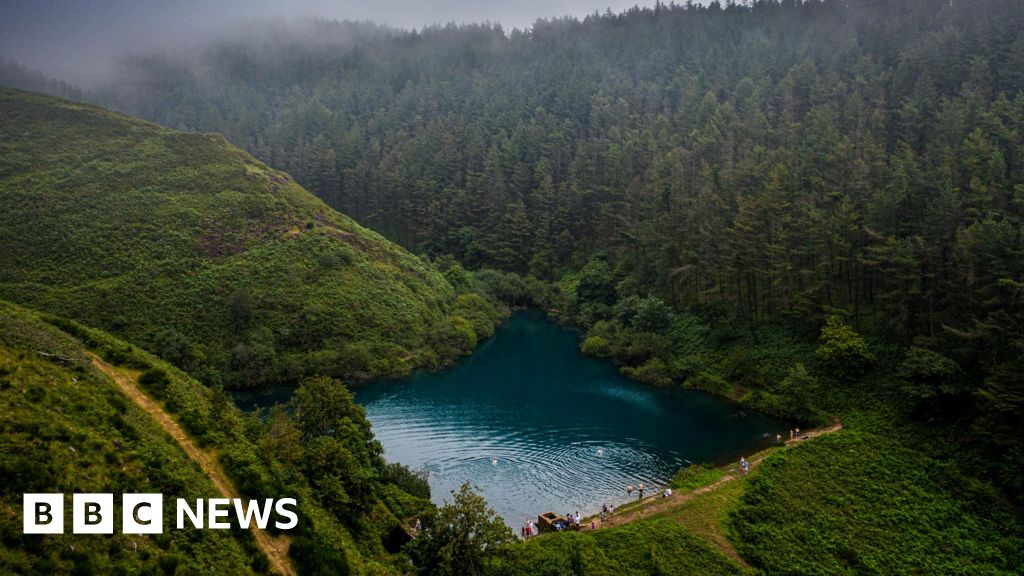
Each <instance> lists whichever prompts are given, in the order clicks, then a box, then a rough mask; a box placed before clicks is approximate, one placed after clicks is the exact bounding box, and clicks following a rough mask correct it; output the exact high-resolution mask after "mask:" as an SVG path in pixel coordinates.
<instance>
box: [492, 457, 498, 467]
mask: <svg viewBox="0 0 1024 576" xmlns="http://www.w3.org/2000/svg"><path fill="white" fill-rule="evenodd" d="M497 465H498V459H497V458H494V457H492V458H491V466H497Z"/></svg>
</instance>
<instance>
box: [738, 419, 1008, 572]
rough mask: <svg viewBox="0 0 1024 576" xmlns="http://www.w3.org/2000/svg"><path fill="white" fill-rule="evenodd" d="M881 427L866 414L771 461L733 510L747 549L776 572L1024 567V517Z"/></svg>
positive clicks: (983, 486)
mask: <svg viewBox="0 0 1024 576" xmlns="http://www.w3.org/2000/svg"><path fill="white" fill-rule="evenodd" d="M869 430H870V431H869ZM878 430H879V428H877V427H876V426H875V424H873V423H871V421H870V420H868V421H866V422H864V421H862V422H861V423H859V424H855V425H854V426H847V428H846V429H844V430H842V431H840V432H837V433H835V434H830V435H827V436H823V437H820V438H817V439H815V440H814V441H811V442H807V443H805V444H801V445H799V446H797V447H796V448H794V449H790V450H785V451H780V452H776V453H775V454H773V455H772V456H770V457H769V458H768V459H767V460H766V461H765V462H763V463H762V464H761V466H760V467H759V468H761V470H760V471H759V473H758V474H756V475H755V476H753V477H752V478H751V479H750V481H749V483H748V485H747V489H746V490H745V491H744V492H743V494H742V495H741V497H740V502H739V507H738V508H737V509H736V510H735V511H733V512H732V513H731V520H730V522H731V525H732V528H733V530H734V531H735V532H734V533H735V543H736V547H737V549H738V550H739V551H740V553H741V554H742V555H743V557H744V558H746V559H747V560H749V561H750V563H751V564H752V565H754V566H755V567H757V568H759V569H761V570H763V571H765V572H767V573H772V574H823V573H825V574H860V573H887V574H1014V573H1020V571H1021V570H1022V569H1024V553H1022V550H1024V524H1022V522H1021V519H1020V517H1019V515H1018V514H1017V513H1015V512H1014V511H1013V510H1012V509H1011V508H1009V507H1007V506H1006V505H1005V503H1003V502H1002V501H1001V500H1000V499H998V498H997V497H996V493H995V491H994V490H993V489H992V488H991V487H990V486H988V485H986V484H984V483H983V482H981V481H979V480H975V479H971V478H968V477H964V476H963V475H962V474H961V473H960V472H959V470H958V469H957V467H956V466H955V465H953V464H949V463H944V462H942V461H940V460H937V459H935V458H933V457H931V456H930V455H929V453H928V451H927V447H926V445H920V444H919V445H917V446H915V445H914V443H913V442H912V441H911V438H910V437H905V436H903V435H902V434H901V433H900V432H899V431H890V430H887V429H885V428H882V430H885V433H878V432H877V431H878Z"/></svg>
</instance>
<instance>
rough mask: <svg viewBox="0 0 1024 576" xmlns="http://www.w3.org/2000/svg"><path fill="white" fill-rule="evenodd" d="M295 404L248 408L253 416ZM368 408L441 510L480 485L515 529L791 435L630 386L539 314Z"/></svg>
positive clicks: (375, 387)
mask: <svg viewBox="0 0 1024 576" xmlns="http://www.w3.org/2000/svg"><path fill="white" fill-rule="evenodd" d="M286 399H287V397H286V396H283V395H282V393H281V392H277V393H269V394H265V395H247V396H239V397H238V398H237V401H238V403H239V405H240V406H242V407H243V408H245V409H251V408H253V407H254V406H257V405H269V404H272V403H273V402H276V401H284V400H286ZM356 400H357V401H358V402H359V403H360V404H362V405H363V406H364V407H365V408H366V413H367V416H368V418H369V420H370V422H371V423H372V424H373V430H374V434H376V436H377V439H378V440H380V442H381V444H382V445H383V446H384V450H385V457H386V458H387V459H388V460H391V461H399V462H402V463H404V464H407V465H409V466H411V467H412V468H413V469H416V470H426V471H427V473H428V474H429V476H428V478H429V481H430V487H431V490H432V493H433V499H434V501H435V502H436V503H438V504H440V503H442V502H443V501H444V499H446V498H450V491H451V490H454V489H457V488H458V487H459V486H460V485H461V484H462V483H463V482H464V481H467V480H468V481H469V482H472V483H473V484H475V485H476V486H478V487H479V488H480V490H481V491H482V493H483V495H484V496H485V497H486V498H487V501H488V503H489V504H490V505H491V507H493V508H494V509H495V510H496V511H497V512H498V513H499V514H500V515H501V516H502V517H504V519H505V521H506V522H507V523H508V524H509V525H511V526H514V527H516V528H517V529H518V527H519V526H520V525H521V524H522V523H523V522H524V521H525V520H526V519H527V518H532V519H536V517H537V515H538V514H540V513H543V512H547V511H554V512H557V513H560V514H565V513H567V512H575V511H577V510H579V512H580V513H581V514H583V515H586V514H588V513H593V512H597V511H598V510H600V508H601V506H602V504H605V503H608V504H621V503H622V502H624V501H625V500H626V499H627V496H626V491H625V487H626V485H627V484H632V485H634V486H636V485H637V484H639V483H640V482H643V483H644V485H645V486H646V487H648V492H647V494H651V493H652V492H651V490H652V489H655V488H656V487H662V486H664V485H665V484H666V483H667V482H668V481H669V480H670V479H671V477H672V475H673V474H674V473H675V471H676V470H678V469H679V468H680V467H685V466H687V465H688V464H690V463H692V462H721V461H724V460H729V459H734V458H735V459H738V458H739V456H741V455H748V454H750V453H752V452H754V451H756V450H757V449H758V448H761V447H763V446H766V445H768V444H770V443H771V441H772V439H773V438H774V436H775V434H776V433H783V432H785V433H786V434H788V429H789V426H788V424H786V423H785V422H782V421H779V420H776V419H773V418H770V417H768V416H765V415H762V414H756V413H750V412H746V411H744V410H742V409H741V408H740V407H738V406H736V405H734V404H732V403H729V402H727V401H725V400H723V399H720V398H717V397H714V396H710V395H707V394H704V393H701V392H693V391H683V390H663V389H657V388H654V387H651V386H648V385H644V384H639V383H636V382H632V381H630V380H627V379H626V378H624V377H623V376H621V375H620V374H619V372H618V370H617V369H616V368H615V366H614V365H612V364H611V363H609V362H606V361H601V360H596V359H593V358H587V357H585V356H583V355H582V354H580V352H579V342H578V334H577V333H576V332H575V331H573V330H571V329H568V328H565V327H563V326H560V325H558V324H555V323H554V322H551V321H550V320H548V319H547V318H545V317H544V315H543V314H541V313H539V312H534V311H528V312H519V313H516V314H515V315H513V316H512V318H510V319H509V320H508V321H506V322H505V323H504V324H503V325H502V326H501V327H500V328H499V329H498V332H497V333H496V334H495V336H494V337H493V338H491V339H490V340H488V341H486V342H484V343H483V344H482V345H481V346H480V347H479V348H478V349H477V350H476V351H475V352H474V353H473V355H472V356H470V357H468V358H466V359H464V360H463V361H462V362H460V363H459V364H457V365H456V366H455V367H453V368H452V369H450V370H447V371H444V372H439V373H420V374H415V375H413V376H411V377H409V378H406V379H403V380H399V381H389V382H379V383H376V384H372V385H369V386H366V387H363V388H360V389H359V390H357V391H356ZM635 497H636V493H635V492H634V495H633V498H635Z"/></svg>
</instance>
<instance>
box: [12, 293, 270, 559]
mask: <svg viewBox="0 0 1024 576" xmlns="http://www.w3.org/2000/svg"><path fill="white" fill-rule="evenodd" d="M0 413H2V414H3V418H2V419H0V486H2V487H3V489H2V493H0V543H2V544H0V573H4V574H7V573H12V574H29V573H37V574H42V573H57V574H65V573H72V572H73V573H76V574H89V573H103V574H109V573H116V571H118V570H121V571H122V573H133V574H141V573H147V572H148V573H156V572H158V571H161V570H162V571H164V572H165V573H172V572H173V569H175V568H177V569H179V570H181V571H182V573H196V574H203V573H205V574H228V573H231V574H247V573H253V572H254V571H255V570H254V568H258V567H261V566H265V565H266V560H265V559H264V558H263V557H262V556H261V555H260V553H259V552H258V551H257V550H256V549H255V546H254V545H253V543H252V541H251V538H248V537H247V535H245V534H240V535H233V534H231V533H227V532H224V531H220V530H204V531H195V532H192V533H185V532H174V531H169V532H168V533H167V534H165V535H163V536H160V537H139V536H130V535H124V534H120V533H118V534H115V535H114V536H110V537H102V536H101V537H97V536H73V535H71V534H65V535H60V536H56V535H54V536H45V537H40V536H24V535H22V533H21V532H22V526H21V514H22V502H21V494H22V493H26V492H63V493H71V492H111V491H115V492H120V491H124V492H143V493H145V492H163V493H164V494H165V502H167V501H168V500H167V499H170V498H178V497H180V498H209V497H214V496H216V495H217V491H216V488H215V487H214V486H213V484H212V483H211V482H210V481H209V480H208V479H207V478H206V477H204V475H203V474H202V473H201V472H200V471H199V470H198V468H196V467H195V466H193V465H191V464H190V462H189V460H188V457H187V456H186V455H185V454H184V453H183V452H182V451H181V450H179V449H178V448H177V446H176V445H175V443H174V442H173V440H172V439H171V438H170V437H169V436H167V435H166V434H165V433H164V432H163V431H162V430H161V429H160V427H159V426H157V424H156V423H155V422H154V421H153V420H152V419H150V418H149V417H148V416H147V415H146V414H145V413H143V412H142V411H141V410H140V409H138V408H136V407H135V406H134V405H133V404H132V402H131V401H130V400H128V399H127V398H125V397H124V396H122V395H121V394H120V393H119V392H118V391H117V387H116V386H115V385H114V383H113V382H111V381H110V380H109V379H108V378H107V377H106V376H105V375H104V374H102V373H101V372H99V371H98V370H97V369H95V368H93V367H92V365H91V362H90V360H89V357H88V356H87V354H86V350H85V348H84V347H83V346H82V344H81V343H80V342H79V341H77V340H76V339H75V338H73V337H71V336H70V335H68V334H65V333H63V332H61V331H60V330H58V329H56V328H54V327H53V326H51V325H48V324H46V323H45V322H43V321H42V320H41V319H39V318H38V317H37V316H36V315H34V314H32V313H30V312H28V311H25V310H22V309H19V308H17V307H15V306H11V305H9V304H7V303H4V302H0ZM122 489H123V490H122ZM171 501H173V500H171ZM66 506H70V504H66ZM167 512H168V509H167V507H166V506H165V513H167ZM169 514H171V515H173V510H170V511H169ZM65 521H66V523H65V528H66V529H67V530H68V532H70V519H67V518H66V519H65ZM169 522H173V516H171V517H170V518H169V519H165V526H169V524H168V523H169ZM118 532H120V530H118ZM168 570H171V572H168Z"/></svg>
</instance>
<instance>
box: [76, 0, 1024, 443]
mask: <svg viewBox="0 0 1024 576" xmlns="http://www.w3.org/2000/svg"><path fill="white" fill-rule="evenodd" d="M95 97H96V98H99V99H100V100H102V101H103V102H106V103H108V104H110V105H113V106H115V107H117V108H120V109H122V110H125V111H129V112H131V113H134V114H138V115H141V116H143V117H146V118H149V119H152V120H155V121H157V122H160V123H163V124H166V125H168V126H172V127H178V128H184V129H192V130H201V131H217V132H220V133H223V134H225V135H226V136H227V137H228V138H229V139H230V140H231V141H233V142H235V143H236V144H238V145H240V146H243V147H245V148H247V149H248V150H249V151H251V152H252V153H253V154H255V155H256V156H257V157H259V158H261V159H263V160H265V161H266V162H268V163H269V164H271V165H273V166H277V167H280V168H283V169H286V170H288V171H289V172H290V173H292V174H294V175H295V176H296V178H297V179H298V180H299V181H300V182H301V183H302V184H304V185H305V186H307V187H309V189H311V190H312V191H314V192H315V193H316V194H318V195H319V196H320V197H321V198H323V199H324V200H325V201H326V202H328V203H329V204H331V205H332V206H334V207H336V208H338V209H340V210H343V211H344V212H346V213H348V214H350V215H352V216H353V217H355V218H356V219H358V220H360V221H361V222H364V223H365V224H367V225H369V226H372V227H374V228H376V229H378V230H380V231H381V232H383V233H384V234H385V235H386V236H389V237H390V238H392V239H394V240H397V241H399V242H400V243H402V244H404V245H405V246H407V247H410V248H412V249H415V250H421V251H424V252H427V253H429V254H432V255H452V256H454V257H455V259H457V260H458V261H460V262H462V263H463V264H465V265H466V266H467V267H470V268H476V267H482V266H492V267H497V268H501V269H504V270H508V271H515V272H519V273H522V274H530V275H533V276H537V277H539V278H542V279H558V278H562V277H563V275H564V274H566V273H572V272H575V271H579V270H583V271H584V272H586V271H587V270H588V269H589V270H590V272H596V273H597V276H598V277H599V276H600V275H601V273H602V272H601V270H602V266H604V267H607V268H608V269H609V272H608V273H609V274H612V275H613V276H614V282H611V280H609V283H608V285H609V286H612V289H611V292H610V293H608V294H601V293H596V294H594V293H592V294H590V296H588V297H586V298H585V297H583V296H582V295H581V294H576V296H577V300H576V302H575V304H576V305H577V306H578V307H579V308H580V311H581V312H582V313H583V314H582V316H581V317H580V318H578V319H581V320H582V321H581V324H583V325H584V327H589V326H591V325H592V324H593V323H594V321H597V320H600V319H602V318H606V317H608V315H609V313H608V312H607V311H604V312H602V310H603V309H602V308H600V307H601V306H611V305H612V304H615V302H616V301H617V300H618V299H619V298H620V297H624V296H628V295H634V294H636V295H639V296H648V295H649V296H654V297H657V298H660V299H661V300H663V301H665V302H668V303H669V304H670V305H672V306H673V307H674V308H675V309H677V310H684V309H685V310H705V311H706V310H709V309H710V310H714V311H716V314H724V315H725V316H724V317H725V318H729V319H730V321H731V322H733V323H737V324H746V323H749V324H750V325H751V326H753V325H756V324H757V323H759V322H763V321H782V322H786V323H788V324H790V325H791V326H793V327H795V328H796V329H797V330H802V331H804V332H805V333H807V334H814V333H816V332H817V330H818V327H819V326H820V325H821V324H822V323H823V321H824V319H825V317H827V316H829V315H832V314H836V313H838V314H841V315H844V316H846V317H848V318H849V319H850V322H851V323H852V324H853V325H854V326H856V327H858V328H859V329H861V330H862V331H867V332H869V333H871V334H875V335H877V336H881V337H884V338H886V339H887V340H888V341H890V342H896V343H900V344H902V345H904V346H910V345H914V346H915V348H914V350H915V351H916V352H914V355H913V358H912V359H911V364H915V363H917V364H919V365H918V366H917V368H916V370H917V372H915V374H916V373H920V374H923V376H920V378H921V379H923V380H924V381H925V382H926V383H925V384H923V385H921V386H923V388H921V386H919V387H918V392H919V393H920V394H921V395H922V396H923V397H924V398H926V399H927V402H926V404H929V405H931V407H932V408H935V406H936V405H944V406H947V407H948V406H949V405H950V404H951V405H953V406H958V407H959V408H960V410H959V411H958V410H954V412H956V413H961V414H962V412H963V411H964V410H968V409H967V408H965V407H967V406H972V405H974V404H975V403H978V404H980V405H983V406H984V410H983V411H984V412H985V413H986V414H988V416H986V418H989V419H993V421H992V422H989V423H988V425H987V426H986V429H988V430H992V429H997V428H998V429H1005V428H1007V427H1011V428H1012V426H1010V424H1011V422H1012V418H1013V416H1012V414H1013V413H1015V411H1016V410H1018V409H1019V408H1020V402H1019V400H1014V398H1019V396H1018V395H1017V394H1016V393H1010V392H1009V390H1019V389H1020V386H1021V384H1020V382H1019V377H1018V376H1014V375H1015V374H1018V373H1019V371H1016V370H1015V369H1014V368H1013V367H1014V366H1015V365H1016V364H1019V363H1020V362H1022V361H1024V360H1022V359H1021V342H1022V341H1024V340H1022V339H1024V322H1022V320H1024V310H1022V308H1021V306H1022V304H1024V300H1022V297H1024V292H1022V286H1024V284H1022V281H1024V238H1022V229H1021V226H1022V222H1024V220H1022V209H1024V205H1022V202H1024V143H1022V140H1021V137H1022V131H1024V10H1021V5H1020V3H1019V2H1016V1H1013V0H978V1H972V2H964V1H959V0H958V1H953V2H950V1H948V0H942V1H934V0H911V1H900V2H895V1H885V0H871V1H869V0H863V1H855V2H840V1H831V0H829V1H823V2H817V1H812V2H794V1H784V2H767V1H766V2H753V3H749V4H742V5H740V4H727V5H721V4H719V3H718V2H712V3H710V4H708V5H707V6H700V5H694V4H686V5H682V6H680V5H663V4H658V5H656V6H655V7H653V8H644V9H641V8H636V9H632V10H629V11H627V12H625V13H622V14H612V13H605V14H594V15H593V16H590V17H587V18H585V19H583V20H577V19H573V18H566V19H556V20H551V21H546V20H540V21H538V22H537V23H536V24H535V25H534V26H533V27H532V28H531V29H529V30H525V31H524V30H512V31H511V32H509V31H506V30H504V29H502V28H501V27H500V26H497V25H486V24H484V25H463V26H455V25H448V26H444V27H432V28H426V29H424V30H420V31H412V32H401V31H396V30H391V29H387V28H381V27H377V26H370V25H364V24H354V23H337V22H323V21H320V22H308V23H307V24H306V25H305V27H304V28H302V29H301V30H298V31H296V30H294V29H293V30H291V31H288V30H284V29H282V30H279V31H277V33H270V32H269V31H268V30H266V29H263V30H261V33H260V34H254V35H252V36H250V37H246V38H236V39H233V40H231V41H219V42H212V43H210V44H209V45H207V46H205V47H201V48H196V49H195V50H193V51H192V52H190V53H188V54H185V53H184V52H183V53H181V54H178V55H175V54H161V55H149V56H144V57H137V58H134V59H131V60H129V61H127V62H126V63H125V66H124V67H123V69H122V72H121V74H120V76H119V77H118V78H117V80H116V81H115V82H112V83H111V84H110V86H109V87H108V88H107V89H106V90H103V91H102V92H101V93H99V94H97V95H96V96H95ZM595 256H596V257H598V259H599V260H598V261H592V260H591V258H592V257H595ZM588 261H589V262H590V264H588V265H587V266H586V267H585V266H584V264H586V263H587V262H588ZM602 262H604V264H602ZM585 275H586V274H585ZM588 277H589V278H591V279H593V278H594V277H595V276H594V274H590V275H589V276H588ZM615 282H617V283H618V285H617V288H615V286H614V283H615ZM599 284H600V283H599ZM587 298H589V299H590V301H589V302H587V301H586V300H587ZM588 304H592V305H593V306H591V307H590V308H589V309H587V307H586V306H587V305H588ZM594 306H597V307H598V308H597V309H596V311H595V309H594ZM598 344H600V343H598ZM932 353H934V354H936V356H929V354H932ZM947 361H948V362H950V363H951V364H946V362H947ZM950 366H952V368H950ZM908 370H911V368H908ZM951 371H952V372H951ZM936 373H938V374H939V375H936ZM949 373H953V374H957V375H958V376H957V377H956V378H959V380H957V381H958V382H961V384H957V385H952V384H949V383H948V382H945V381H944V380H943V378H944V377H942V376H941V374H949ZM660 378H661V377H660V376H658V377H656V378H653V379H654V380H658V379H660ZM956 378H954V379H956ZM946 379H947V380H948V378H946ZM985 379H988V384H981V383H982V382H983V381H984V380H985ZM963 382H969V383H970V384H962V383H963ZM979 387H980V388H981V392H980V393H978V394H975V393H974V392H973V391H974V390H975V389H976V388H979ZM935 389H937V390H938V391H936V390H935ZM936 397H938V398H936ZM950 397H952V398H954V400H952V401H951V400H950ZM926 417H928V416H926ZM947 417H948V415H947ZM1007 418H1009V420H1007ZM953 419H954V420H955V418H953ZM1013 445H1014V446H1016V448H1014V450H1018V451H1020V450H1022V445H1021V444H1020V443H1017V442H1014V443H1013ZM999 453H1000V454H1003V453H1004V452H1002V451H1000V452H999ZM1017 453H1018V454H1019V452H1017Z"/></svg>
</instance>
